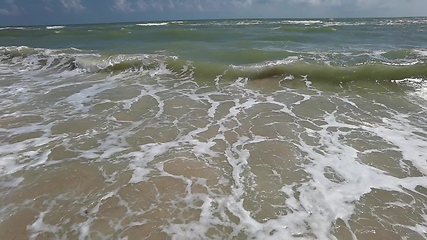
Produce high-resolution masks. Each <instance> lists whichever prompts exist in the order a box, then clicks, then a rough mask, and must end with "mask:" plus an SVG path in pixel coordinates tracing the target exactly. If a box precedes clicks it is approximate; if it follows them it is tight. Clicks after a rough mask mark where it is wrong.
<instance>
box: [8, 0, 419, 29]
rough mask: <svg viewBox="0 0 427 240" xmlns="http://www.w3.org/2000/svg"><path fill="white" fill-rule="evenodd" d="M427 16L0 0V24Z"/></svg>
mask: <svg viewBox="0 0 427 240" xmlns="http://www.w3.org/2000/svg"><path fill="white" fill-rule="evenodd" d="M410 16H427V0H0V26H27V25H60V24H82V23H111V22H143V21H144V22H145V21H162V20H191V19H218V18H339V17H410Z"/></svg>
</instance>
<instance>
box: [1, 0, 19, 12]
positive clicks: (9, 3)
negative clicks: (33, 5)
mask: <svg viewBox="0 0 427 240" xmlns="http://www.w3.org/2000/svg"><path fill="white" fill-rule="evenodd" d="M4 3H5V5H6V7H5V8H0V15H4V16H13V15H20V14H21V11H20V9H19V7H18V6H17V5H16V4H15V0H5V1H4Z"/></svg>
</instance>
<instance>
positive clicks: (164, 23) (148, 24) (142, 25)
mask: <svg viewBox="0 0 427 240" xmlns="http://www.w3.org/2000/svg"><path fill="white" fill-rule="evenodd" d="M135 25H137V26H141V27H156V26H166V25H169V22H156V23H137V24H135Z"/></svg>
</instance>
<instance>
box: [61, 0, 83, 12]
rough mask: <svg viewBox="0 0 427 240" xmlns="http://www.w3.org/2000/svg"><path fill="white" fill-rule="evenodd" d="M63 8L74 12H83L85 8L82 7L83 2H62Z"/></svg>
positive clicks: (68, 0)
mask: <svg viewBox="0 0 427 240" xmlns="http://www.w3.org/2000/svg"><path fill="white" fill-rule="evenodd" d="M61 3H62V6H64V7H65V8H66V9H70V10H73V11H76V12H78V11H82V10H84V9H85V7H84V6H83V5H82V3H81V0H61Z"/></svg>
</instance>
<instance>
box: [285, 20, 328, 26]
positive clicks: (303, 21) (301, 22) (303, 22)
mask: <svg viewBox="0 0 427 240" xmlns="http://www.w3.org/2000/svg"><path fill="white" fill-rule="evenodd" d="M281 23H283V24H301V25H306V26H308V25H315V24H321V23H323V21H321V20H284V21H282V22H281Z"/></svg>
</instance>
